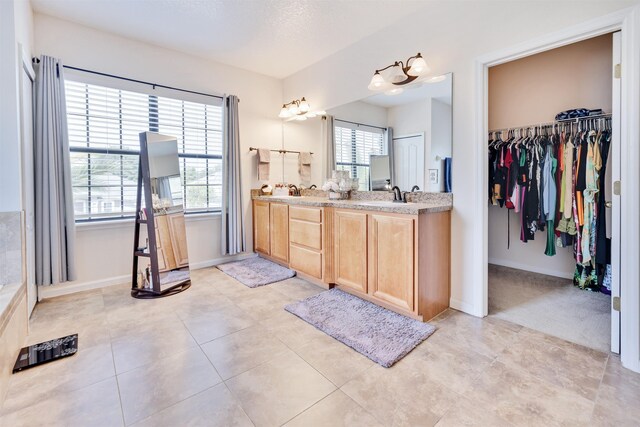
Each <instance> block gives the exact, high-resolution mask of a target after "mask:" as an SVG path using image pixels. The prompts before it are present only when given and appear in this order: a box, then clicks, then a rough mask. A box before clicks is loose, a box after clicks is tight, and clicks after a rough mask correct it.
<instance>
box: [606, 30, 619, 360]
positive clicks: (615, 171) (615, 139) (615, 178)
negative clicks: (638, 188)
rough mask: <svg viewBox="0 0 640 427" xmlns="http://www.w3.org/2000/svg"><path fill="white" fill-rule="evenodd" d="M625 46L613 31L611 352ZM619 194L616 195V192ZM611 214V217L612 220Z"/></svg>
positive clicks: (615, 324)
mask: <svg viewBox="0 0 640 427" xmlns="http://www.w3.org/2000/svg"><path fill="white" fill-rule="evenodd" d="M621 57H622V49H621V44H620V32H619V31H618V32H617V33H614V34H613V68H614V69H613V91H612V97H611V101H612V110H611V113H612V119H611V123H612V127H613V132H612V134H611V168H607V169H611V183H612V184H611V185H609V186H608V188H607V193H606V196H607V199H608V200H607V201H611V204H610V205H609V203H607V205H609V206H610V209H607V210H608V211H610V212H606V214H607V223H608V224H611V351H612V352H613V353H620V311H619V301H620V299H619V298H620V259H621V251H620V192H619V191H618V189H619V185H618V184H616V183H619V182H620V168H621V156H620V151H621V147H620V105H621V88H620V78H619V75H616V68H617V67H616V65H617V64H620V61H621ZM616 193H617V194H616ZM609 214H610V218H611V220H610V221H609Z"/></svg>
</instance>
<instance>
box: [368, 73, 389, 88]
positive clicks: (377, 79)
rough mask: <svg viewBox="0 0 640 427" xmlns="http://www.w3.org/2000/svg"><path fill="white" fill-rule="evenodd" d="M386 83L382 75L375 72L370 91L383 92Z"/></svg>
mask: <svg viewBox="0 0 640 427" xmlns="http://www.w3.org/2000/svg"><path fill="white" fill-rule="evenodd" d="M385 83H386V82H385V81H384V78H383V77H382V76H381V75H380V73H379V72H377V71H376V72H375V74H374V75H373V77H371V82H370V83H369V90H382V87H383V86H384V84H385Z"/></svg>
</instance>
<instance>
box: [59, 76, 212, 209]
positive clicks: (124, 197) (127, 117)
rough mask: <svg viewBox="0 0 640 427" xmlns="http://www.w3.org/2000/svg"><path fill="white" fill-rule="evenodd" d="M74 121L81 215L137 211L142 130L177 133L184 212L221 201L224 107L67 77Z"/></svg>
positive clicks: (73, 146) (74, 170)
mask: <svg viewBox="0 0 640 427" xmlns="http://www.w3.org/2000/svg"><path fill="white" fill-rule="evenodd" d="M65 89H66V90H65V92H66V101H67V122H68V127H69V145H70V150H71V170H72V185H73V196H74V206H75V215H76V218H77V219H78V220H96V219H100V218H110V217H125V216H130V215H133V214H134V212H135V199H136V188H137V177H138V153H139V150H140V142H139V133H140V132H144V131H154V132H159V133H163V134H166V135H171V136H175V137H176V139H177V140H178V152H179V160H180V169H181V184H182V187H183V193H184V195H185V199H184V200H185V209H186V210H187V211H188V212H194V211H216V210H219V209H220V205H221V187H222V160H221V158H222V106H221V105H219V104H218V105H213V104H206V103H198V102H192V101H185V100H180V99H174V98H167V97H161V96H155V95H149V94H146V93H138V92H134V91H125V90H121V89H115V88H109V87H105V86H100V85H95V84H89V83H83V82H78V81H73V80H66V82H65Z"/></svg>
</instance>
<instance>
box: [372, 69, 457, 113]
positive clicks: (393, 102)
mask: <svg viewBox="0 0 640 427" xmlns="http://www.w3.org/2000/svg"><path fill="white" fill-rule="evenodd" d="M445 75H446V78H445V79H444V80H442V81H440V82H437V83H429V82H428V81H423V82H418V83H412V84H409V85H407V86H405V87H404V92H402V93H400V94H398V95H385V94H384V93H377V94H375V95H372V96H370V97H368V98H365V99H363V100H362V102H366V103H367V104H372V105H377V106H379V107H385V108H388V107H395V106H398V105H405V104H410V103H412V102H414V101H420V100H424V99H428V98H434V99H437V100H439V101H442V102H444V103H446V104H451V87H452V84H451V82H452V78H451V73H449V74H445Z"/></svg>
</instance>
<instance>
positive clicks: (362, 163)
mask: <svg viewBox="0 0 640 427" xmlns="http://www.w3.org/2000/svg"><path fill="white" fill-rule="evenodd" d="M452 88H453V74H452V73H448V74H443V75H441V76H438V77H434V78H431V79H428V80H425V81H422V82H419V83H412V84H410V85H407V86H406V87H403V88H402V89H403V90H402V91H401V92H400V93H397V94H395V95H387V94H384V93H376V94H374V95H371V96H369V97H367V98H364V99H361V100H359V101H355V102H351V103H349V104H345V105H341V106H339V107H335V108H331V109H329V110H327V114H329V115H331V116H333V117H334V128H335V140H336V161H337V168H338V169H342V170H349V171H350V172H351V177H352V178H353V177H357V178H358V180H359V189H360V190H373V191H378V190H380V191H384V190H387V191H388V189H389V188H390V187H389V184H388V183H389V181H390V185H391V186H394V185H397V186H398V187H400V189H401V190H402V191H410V190H411V189H412V188H413V187H414V186H416V185H417V186H418V187H419V188H420V190H421V191H428V192H444V191H451V178H450V177H451V154H452V129H453V120H452V115H453V114H452V112H453V108H452V107H453V96H452V95H453V94H452ZM285 126H287V127H286V128H285V130H286V131H285V133H284V135H285V138H284V143H285V145H287V146H288V147H289V146H296V144H299V143H300V141H309V140H310V139H315V141H317V143H315V144H313V145H312V146H313V147H317V148H315V149H314V151H318V152H320V153H324V152H325V147H324V142H323V140H324V138H323V137H322V136H321V130H322V123H321V120H319V119H312V120H307V121H305V122H292V123H287V124H285ZM388 129H392V133H391V139H392V142H391V150H389V144H388V139H389V134H388ZM390 151H392V152H390ZM318 164H319V165H320V164H322V165H324V159H323V162H322V163H320V162H318ZM292 166H293V165H292ZM291 169H292V170H293V168H291ZM292 175H293V174H292ZM325 175H326V174H325V173H324V167H323V168H322V169H320V170H318V171H317V175H316V180H319V181H324V180H325V179H326V178H327V177H326V176H325ZM392 175H393V176H392Z"/></svg>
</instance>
